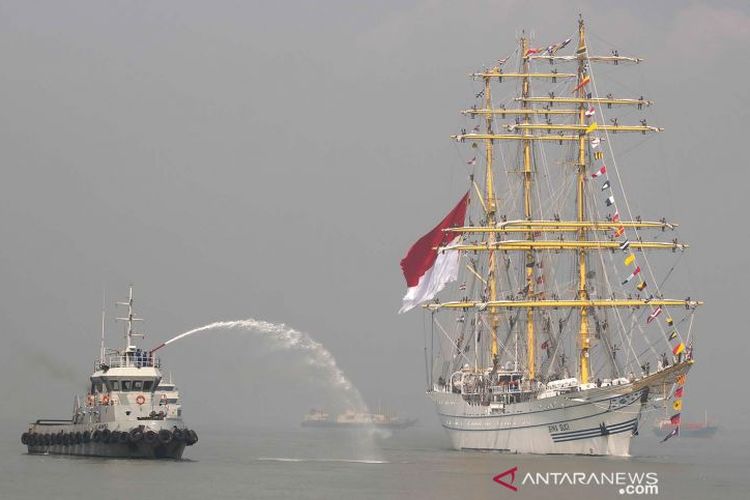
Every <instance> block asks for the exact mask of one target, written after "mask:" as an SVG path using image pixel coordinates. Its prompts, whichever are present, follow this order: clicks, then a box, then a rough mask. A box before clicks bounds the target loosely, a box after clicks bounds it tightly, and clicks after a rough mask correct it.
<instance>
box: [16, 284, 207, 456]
mask: <svg viewBox="0 0 750 500" xmlns="http://www.w3.org/2000/svg"><path fill="white" fill-rule="evenodd" d="M117 305H120V306H126V307H127V308H128V314H127V317H125V318H117V320H119V321H124V322H126V323H127V328H126V331H125V346H124V348H123V349H105V347H104V312H102V342H101V350H100V356H99V359H98V360H97V361H96V363H95V365H94V372H93V373H92V375H91V377H90V381H91V382H90V387H89V390H88V394H86V397H85V398H84V400H83V401H81V399H80V398H79V397H78V396H76V399H75V405H74V410H73V416H72V418H70V419H69V420H64V419H39V420H37V421H36V422H34V423H31V424H29V428H28V429H27V431H26V432H24V433H23V435H22V436H21V443H23V444H24V445H26V446H27V447H28V451H29V453H39V454H56V455H78V456H99V457H118V458H171V459H180V458H181V457H182V453H183V451H184V450H185V447H186V446H191V445H193V444H195V443H196V442H197V441H198V435H197V434H196V432H195V431H194V430H191V429H188V428H187V427H186V426H185V424H184V423H183V421H182V409H181V405H179V394H178V393H177V392H176V388H175V386H174V384H172V383H171V381H170V382H169V383H165V384H162V374H161V371H160V368H161V362H160V360H159V358H155V357H154V355H153V351H146V350H143V349H140V348H138V347H137V346H136V345H135V344H134V340H133V339H134V338H136V337H143V335H142V334H139V333H135V332H134V331H133V324H134V323H135V322H136V321H141V319H140V318H136V317H135V315H134V313H133V287H132V286H131V287H130V293H129V296H128V301H127V302H118V303H117ZM175 395H176V396H175Z"/></svg>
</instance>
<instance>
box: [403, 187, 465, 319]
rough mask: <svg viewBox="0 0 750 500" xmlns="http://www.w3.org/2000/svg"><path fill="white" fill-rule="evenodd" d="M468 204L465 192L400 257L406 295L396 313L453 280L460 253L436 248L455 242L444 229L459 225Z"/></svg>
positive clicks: (456, 275)
mask: <svg viewBox="0 0 750 500" xmlns="http://www.w3.org/2000/svg"><path fill="white" fill-rule="evenodd" d="M468 206H469V193H468V192H467V193H466V194H465V195H464V197H463V198H461V201H459V202H458V204H457V205H456V206H455V207H454V208H453V210H451V211H450V213H448V215H446V216H445V218H444V219H443V220H442V221H440V223H439V224H438V225H437V226H435V228H433V229H432V231H430V232H429V233H427V234H425V235H424V236H422V237H421V238H420V239H419V240H417V242H416V243H414V245H412V247H411V248H410V249H409V251H408V252H406V256H405V257H404V258H403V259H402V260H401V269H402V270H403V272H404V278H406V286H407V290H406V295H404V299H403V305H402V306H401V310H400V311H399V313H404V312H406V311H408V310H410V309H412V308H414V307H415V306H417V305H419V304H421V303H423V302H426V301H428V300H431V299H433V298H434V297H435V295H437V294H438V292H440V290H442V289H443V288H444V287H445V285H446V283H450V282H451V281H456V279H457V278H458V269H459V263H460V258H461V255H460V253H459V252H457V251H441V252H438V247H443V246H446V245H452V244H455V243H458V241H459V240H460V239H461V235H460V234H459V235H456V234H455V233H449V232H446V231H444V230H445V229H448V228H451V227H457V226H463V225H464V220H465V218H466V210H467V208H468Z"/></svg>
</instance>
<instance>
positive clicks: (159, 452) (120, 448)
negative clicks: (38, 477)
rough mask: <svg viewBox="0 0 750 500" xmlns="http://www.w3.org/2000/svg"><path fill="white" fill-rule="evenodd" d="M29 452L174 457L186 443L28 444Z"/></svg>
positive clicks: (120, 456)
mask: <svg viewBox="0 0 750 500" xmlns="http://www.w3.org/2000/svg"><path fill="white" fill-rule="evenodd" d="M28 450H29V453H31V454H41V455H47V454H49V455H73V456H81V457H109V458H145V459H159V458H166V459H174V460H179V459H180V458H182V452H183V451H184V450H185V443H175V442H173V443H167V444H162V443H153V444H149V443H142V442H141V443H126V444H122V443H81V444H73V445H63V444H59V445H58V444H53V445H28Z"/></svg>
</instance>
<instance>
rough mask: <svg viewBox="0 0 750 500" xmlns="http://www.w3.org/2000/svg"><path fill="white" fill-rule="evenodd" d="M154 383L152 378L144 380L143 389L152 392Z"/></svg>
mask: <svg viewBox="0 0 750 500" xmlns="http://www.w3.org/2000/svg"><path fill="white" fill-rule="evenodd" d="M152 385H153V382H152V381H151V380H146V381H145V382H143V390H144V391H145V392H151V386H152Z"/></svg>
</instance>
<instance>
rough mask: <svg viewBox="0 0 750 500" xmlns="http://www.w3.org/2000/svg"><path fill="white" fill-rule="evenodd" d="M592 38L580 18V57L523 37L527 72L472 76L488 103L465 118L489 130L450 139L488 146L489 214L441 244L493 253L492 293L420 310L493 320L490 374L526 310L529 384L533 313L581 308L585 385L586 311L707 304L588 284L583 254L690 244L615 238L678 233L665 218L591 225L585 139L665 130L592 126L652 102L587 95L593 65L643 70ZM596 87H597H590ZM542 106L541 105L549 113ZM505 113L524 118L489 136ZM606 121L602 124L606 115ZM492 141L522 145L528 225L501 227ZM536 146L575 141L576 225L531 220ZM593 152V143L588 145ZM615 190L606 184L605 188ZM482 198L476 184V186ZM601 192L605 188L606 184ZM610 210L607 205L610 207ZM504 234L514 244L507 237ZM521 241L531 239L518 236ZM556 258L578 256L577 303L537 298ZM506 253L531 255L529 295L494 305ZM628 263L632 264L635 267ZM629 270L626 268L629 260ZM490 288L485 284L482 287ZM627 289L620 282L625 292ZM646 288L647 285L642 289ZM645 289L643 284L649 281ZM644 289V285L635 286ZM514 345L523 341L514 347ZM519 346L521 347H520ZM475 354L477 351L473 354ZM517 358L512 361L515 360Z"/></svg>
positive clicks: (588, 375) (497, 70)
mask: <svg viewBox="0 0 750 500" xmlns="http://www.w3.org/2000/svg"><path fill="white" fill-rule="evenodd" d="M585 35H586V33H585V27H584V23H583V20H582V19H580V20H579V24H578V46H577V50H576V55H561V54H557V51H558V50H560V49H561V48H563V47H565V46H566V45H567V44H568V43H569V40H566V41H565V42H563V43H561V44H556V45H552V46H550V47H548V48H547V50H546V51H542V50H541V49H531V48H530V47H529V40H528V38H527V37H526V36H525V35H524V36H522V38H521V41H520V42H521V58H522V59H521V65H520V70H519V72H518V73H515V72H505V71H503V70H502V63H501V64H500V65H498V66H496V67H494V68H492V69H485V70H483V71H479V72H474V73H471V74H470V76H471V77H472V78H474V79H480V78H481V79H482V80H483V81H484V90H483V91H482V92H481V95H483V96H484V100H483V107H481V108H477V107H476V106H473V107H472V108H471V109H466V110H464V111H462V113H463V114H464V115H468V116H469V117H471V118H476V117H477V116H479V117H484V118H485V122H486V127H485V129H486V130H485V131H483V132H480V131H479V128H478V127H477V128H476V129H473V130H472V131H471V132H469V133H467V132H466V131H465V130H464V131H462V132H461V134H457V135H453V136H452V137H453V138H454V139H455V140H457V141H459V142H466V141H470V142H471V143H472V147H476V144H477V143H478V142H479V141H484V143H485V148H486V167H487V169H486V177H485V190H484V193H481V192H479V193H478V195H479V199H480V201H481V202H482V206H483V208H484V211H485V215H486V217H485V220H484V221H483V222H484V225H478V226H477V225H470V226H466V227H455V228H448V229H446V230H445V231H447V232H454V233H473V234H483V235H486V239H484V240H483V241H472V242H462V243H459V244H453V245H450V247H444V248H442V249H441V250H444V251H458V252H461V251H464V252H475V253H476V252H487V253H488V254H489V255H488V271H487V273H488V280H487V282H485V286H486V289H485V290H486V291H485V292H484V293H482V296H481V298H480V299H479V300H468V299H466V298H464V299H463V300H459V301H450V302H442V303H430V304H425V305H424V307H426V308H428V309H429V310H432V311H438V310H442V309H448V310H450V309H457V310H458V309H460V310H462V311H467V310H468V309H470V308H476V309H477V311H478V312H479V311H485V310H487V311H488V313H489V320H490V328H491V330H492V331H491V349H490V354H491V357H492V361H493V367H494V368H495V369H496V368H497V366H498V363H499V358H498V338H497V330H498V324H499V317H500V315H501V314H504V313H505V312H506V311H507V312H508V314H513V313H514V311H517V310H526V314H527V316H526V318H527V321H526V325H527V326H526V342H527V355H528V360H527V368H526V369H527V370H528V373H527V376H528V379H529V380H534V379H535V378H536V376H537V374H536V353H535V345H536V339H535V324H534V312H533V311H534V310H536V309H542V310H543V311H542V312H545V311H547V310H550V309H552V310H554V309H572V310H573V311H574V312H575V311H577V312H578V315H579V319H580V323H579V329H578V332H577V333H578V335H577V338H576V344H577V346H576V348H577V349H578V351H579V352H578V378H579V380H580V382H581V383H583V384H586V383H589V381H590V380H591V379H592V378H593V375H592V371H591V370H592V368H591V363H590V359H589V351H590V345H591V339H590V336H589V334H590V332H589V322H590V320H589V317H588V316H589V313H590V311H592V310H593V309H597V308H598V309H605V310H606V309H613V308H618V309H622V310H631V311H633V312H635V311H636V310H638V309H642V308H648V309H651V310H652V311H654V310H655V309H654V308H659V307H665V308H666V307H685V308H687V309H694V308H696V307H697V306H699V305H701V304H702V302H701V301H695V300H691V299H690V298H689V297H688V298H686V299H667V298H664V297H662V296H661V295H658V296H656V297H653V296H649V297H648V298H646V297H641V295H640V294H636V296H635V297H631V296H630V294H628V297H627V298H625V297H623V298H617V297H616V296H615V295H614V293H613V294H612V296H611V297H607V298H605V297H593V298H592V297H591V296H590V294H589V287H588V286H587V257H588V254H589V253H591V252H599V253H601V252H603V251H605V250H610V251H615V250H618V249H619V250H623V251H625V250H627V249H629V251H645V250H668V251H672V252H676V251H678V250H684V249H685V248H687V245H685V244H684V243H681V242H678V241H677V239H673V240H672V241H671V242H667V241H644V240H643V239H642V238H640V237H638V238H636V239H635V240H634V241H632V242H631V241H629V240H628V239H627V238H625V239H622V240H621V239H618V237H619V236H620V235H622V234H623V233H624V232H625V229H626V228H628V229H630V228H632V229H657V230H658V229H660V230H662V231H666V230H672V229H674V228H675V227H676V225H675V224H672V223H669V222H667V221H666V220H665V219H662V220H660V221H654V220H651V221H648V220H641V219H640V217H638V218H637V219H636V220H621V219H620V217H619V216H618V217H617V218H616V219H614V218H613V217H611V216H610V217H608V218H607V219H606V220H597V219H590V218H589V216H588V214H587V206H586V202H585V195H586V190H585V186H586V175H587V164H586V162H587V161H588V160H587V149H588V148H589V139H590V137H592V136H590V135H589V134H590V133H591V132H593V131H594V130H598V131H599V132H603V133H604V134H605V137H600V136H599V135H598V133H597V134H596V135H595V137H596V138H597V143H598V142H599V141H607V140H609V133H637V134H643V135H645V134H650V133H656V132H661V131H662V130H663V129H661V128H660V127H655V126H652V125H649V124H647V123H646V120H641V124H640V125H636V124H626V125H620V124H618V123H617V121H616V120H612V122H613V123H612V124H608V123H601V124H596V123H595V122H594V121H593V120H594V119H593V118H592V119H591V120H592V123H591V124H587V121H589V118H588V115H589V114H592V113H588V111H589V109H588V108H589V107H594V106H598V107H599V114H602V109H601V107H602V106H606V108H608V109H609V108H612V107H631V106H632V107H636V108H637V109H639V110H640V109H643V108H644V107H648V106H650V105H651V104H653V103H652V102H651V101H650V100H647V99H645V98H644V97H642V96H641V97H614V96H613V95H612V94H608V95H607V96H606V97H599V96H592V95H591V94H589V93H588V90H587V87H586V85H587V84H588V83H589V82H590V81H591V78H592V75H591V74H590V73H591V72H590V69H589V65H590V64H597V63H605V64H606V63H609V64H614V65H617V64H621V63H636V64H637V63H639V62H640V61H641V59H640V58H638V57H630V56H621V55H619V54H618V53H617V51H612V55H607V56H599V55H591V54H589V53H588V50H587V46H586V36H585ZM532 60H545V61H548V62H550V63H555V62H557V61H559V62H561V63H571V64H576V66H577V70H576V71H575V72H559V71H557V70H553V71H548V72H536V73H532V72H531V62H532ZM515 78H519V79H521V84H522V87H521V95H520V97H516V98H515V99H514V101H515V102H516V103H519V105H518V106H516V107H506V106H501V107H498V108H493V107H492V99H491V88H490V82H491V81H492V80H493V79H497V82H498V83H502V82H503V81H505V80H507V79H515ZM532 78H535V79H541V80H543V81H544V80H547V81H552V82H553V83H554V82H557V81H558V80H559V79H570V81H571V82H572V81H575V89H574V91H573V95H571V96H556V95H555V94H554V93H550V94H549V95H548V96H542V95H540V96H532V95H531V90H530V81H531V79H532ZM591 83H592V85H593V82H591ZM538 105H545V106H544V107H543V108H540V107H537V106H538ZM541 115H544V116H543V118H544V119H545V120H546V122H541V121H540V120H537V119H535V118H534V116H537V117H540V118H542V116H541ZM495 116H499V117H501V118H503V119H505V118H506V117H513V116H515V117H519V118H516V119H515V123H508V124H504V125H500V127H501V128H502V129H504V130H502V131H493V123H494V117H495ZM566 116H567V117H576V118H574V119H573V120H572V121H569V122H567V123H560V122H558V123H555V122H553V120H554V118H555V117H560V118H562V119H564V118H565V117H566ZM600 118H601V119H603V117H600ZM495 141H519V142H520V145H521V146H522V163H523V165H522V167H523V168H522V174H523V219H520V220H503V221H502V222H500V223H498V222H497V217H496V205H497V200H496V196H495V189H494V179H493V153H494V144H496V142H495ZM535 142H537V143H538V142H541V143H542V144H545V143H548V144H555V143H556V144H559V145H562V144H564V143H573V144H575V143H577V149H576V150H575V151H576V152H577V153H578V154H577V157H574V164H575V175H576V189H575V192H576V194H575V196H576V199H575V206H576V208H575V211H576V216H575V217H574V218H573V217H571V219H573V220H560V218H559V217H555V219H554V220H544V219H535V218H534V213H533V212H534V207H533V202H532V201H533V196H532V192H533V191H532V189H533V188H534V183H533V174H534V170H533V166H532V149H531V148H532V145H533V144H534V143H535ZM592 147H594V146H592ZM606 184H607V186H609V183H608V182H607V183H606ZM474 187H475V189H476V190H477V191H479V190H480V187H479V186H478V185H477V184H476V183H475V184H474ZM603 189H604V187H603ZM608 206H609V203H608ZM537 233H544V234H547V235H549V234H554V235H555V237H554V239H550V238H544V239H542V238H540V239H537V237H536V234H537ZM505 235H508V236H509V238H506V237H505ZM520 235H523V236H522V237H525V239H517V238H518V237H519V236H520ZM545 251H554V252H555V253H559V252H571V254H572V256H573V257H574V262H575V264H574V272H577V274H578V279H577V283H576V289H575V296H574V298H560V297H557V296H556V295H555V296H553V297H552V298H551V299H550V298H546V297H544V296H542V295H541V294H539V293H536V292H535V288H537V287H536V286H535V285H536V280H535V277H536V275H537V274H538V272H537V271H536V269H535V266H534V265H532V264H535V256H537V255H539V253H540V252H545ZM499 252H502V253H503V254H506V253H509V252H519V254H520V255H523V256H524V257H525V262H524V264H525V267H526V273H525V275H526V285H527V293H526V296H525V297H523V298H513V297H509V298H506V299H502V300H498V298H497V295H498V290H497V255H498V253H499ZM631 262H632V260H631ZM626 265H627V262H626ZM482 281H483V282H484V280H482ZM626 283H627V281H626V282H625V283H623V285H625V284H626ZM644 283H645V282H644ZM644 287H645V284H644ZM638 290H639V291H641V290H642V288H640V287H639V288H638ZM515 332H516V335H517V336H518V335H520V328H519V329H515ZM516 344H517V343H516ZM516 347H517V346H516ZM475 349H476V348H475ZM517 357H518V355H517V354H516V359H517Z"/></svg>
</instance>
